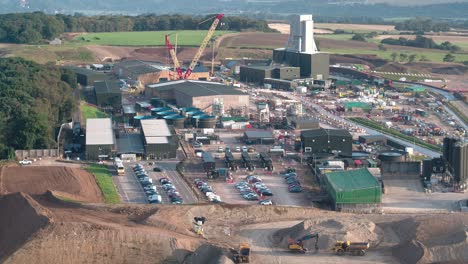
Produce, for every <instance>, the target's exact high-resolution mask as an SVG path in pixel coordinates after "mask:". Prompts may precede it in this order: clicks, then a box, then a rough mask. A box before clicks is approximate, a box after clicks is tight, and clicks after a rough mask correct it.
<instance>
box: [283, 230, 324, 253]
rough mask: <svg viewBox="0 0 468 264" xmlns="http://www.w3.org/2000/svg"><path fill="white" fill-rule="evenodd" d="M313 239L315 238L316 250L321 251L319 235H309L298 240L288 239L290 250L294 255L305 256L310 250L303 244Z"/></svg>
mask: <svg viewBox="0 0 468 264" xmlns="http://www.w3.org/2000/svg"><path fill="white" fill-rule="evenodd" d="M313 238H315V250H318V249H319V247H318V240H319V234H307V235H305V236H303V237H301V238H298V239H293V238H290V239H288V249H289V250H290V251H291V252H294V253H302V254H304V253H306V252H307V250H308V249H307V248H305V247H304V244H303V242H304V241H306V240H309V239H313Z"/></svg>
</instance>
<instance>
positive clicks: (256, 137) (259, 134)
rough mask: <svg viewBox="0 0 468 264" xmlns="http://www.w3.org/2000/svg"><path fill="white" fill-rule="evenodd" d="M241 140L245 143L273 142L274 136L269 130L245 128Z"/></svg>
mask: <svg viewBox="0 0 468 264" xmlns="http://www.w3.org/2000/svg"><path fill="white" fill-rule="evenodd" d="M243 140H244V142H245V143H246V144H274V143H275V138H274V137H273V133H271V131H265V130H247V131H245V132H244V137H243Z"/></svg>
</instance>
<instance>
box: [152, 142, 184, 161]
mask: <svg viewBox="0 0 468 264" xmlns="http://www.w3.org/2000/svg"><path fill="white" fill-rule="evenodd" d="M176 152H177V145H175V144H173V143H172V144H171V143H169V144H148V145H146V146H145V156H146V157H147V158H149V159H172V158H176Z"/></svg>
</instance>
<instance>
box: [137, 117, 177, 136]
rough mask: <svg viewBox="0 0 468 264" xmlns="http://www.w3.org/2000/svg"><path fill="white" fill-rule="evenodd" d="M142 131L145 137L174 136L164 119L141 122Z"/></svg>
mask: <svg viewBox="0 0 468 264" xmlns="http://www.w3.org/2000/svg"><path fill="white" fill-rule="evenodd" d="M140 123H141V129H142V130H143V134H144V135H145V137H147V138H148V137H169V136H171V135H172V133H171V131H170V130H169V126H168V125H167V123H166V120H164V119H146V120H141V121H140Z"/></svg>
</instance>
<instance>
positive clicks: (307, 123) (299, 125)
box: [287, 117, 320, 130]
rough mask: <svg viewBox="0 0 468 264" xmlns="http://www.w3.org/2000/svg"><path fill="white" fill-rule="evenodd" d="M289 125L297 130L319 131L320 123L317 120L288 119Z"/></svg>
mask: <svg viewBox="0 0 468 264" xmlns="http://www.w3.org/2000/svg"><path fill="white" fill-rule="evenodd" d="M287 121H288V125H290V126H291V127H294V128H295V129H298V130H302V129H319V128H320V122H319V121H318V120H317V119H315V118H300V117H288V118H287Z"/></svg>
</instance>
